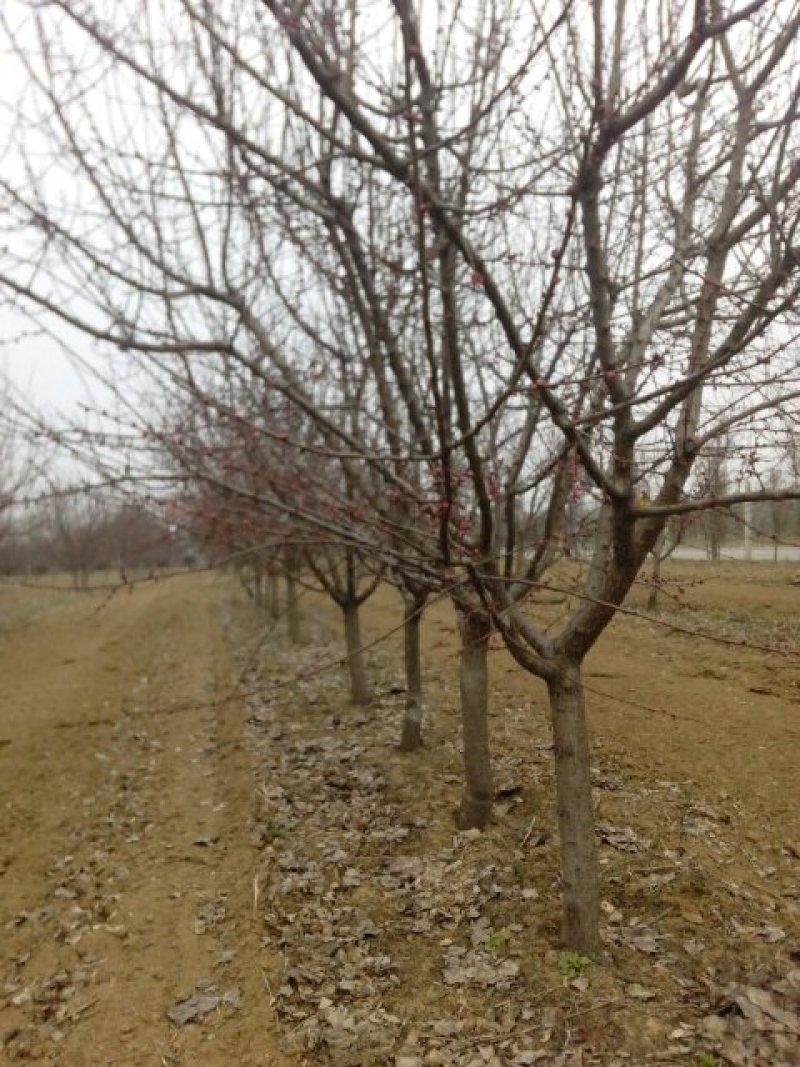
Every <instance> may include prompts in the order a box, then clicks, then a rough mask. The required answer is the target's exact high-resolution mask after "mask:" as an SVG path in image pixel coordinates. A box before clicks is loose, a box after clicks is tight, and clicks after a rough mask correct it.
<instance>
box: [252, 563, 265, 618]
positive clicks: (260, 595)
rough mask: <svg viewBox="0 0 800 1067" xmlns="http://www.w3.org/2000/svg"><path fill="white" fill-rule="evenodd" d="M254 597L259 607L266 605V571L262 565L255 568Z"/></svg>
mask: <svg viewBox="0 0 800 1067" xmlns="http://www.w3.org/2000/svg"><path fill="white" fill-rule="evenodd" d="M253 599H254V600H255V602H256V605H257V606H258V607H259V608H261V607H263V606H264V573H263V571H262V570H261V568H260V567H254V568H253Z"/></svg>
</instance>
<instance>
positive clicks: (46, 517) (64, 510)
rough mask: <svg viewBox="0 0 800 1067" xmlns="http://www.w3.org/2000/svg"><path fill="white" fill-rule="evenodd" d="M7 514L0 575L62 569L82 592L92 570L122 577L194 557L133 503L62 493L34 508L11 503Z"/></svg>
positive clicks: (177, 536) (158, 519)
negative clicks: (113, 573)
mask: <svg viewBox="0 0 800 1067" xmlns="http://www.w3.org/2000/svg"><path fill="white" fill-rule="evenodd" d="M9 512H10V515H9V517H7V521H6V523H5V525H4V529H3V538H2V541H0V574H3V575H6V576H30V575H43V574H53V573H56V572H59V571H66V572H68V573H69V574H70V575H71V577H72V582H73V585H74V587H75V588H76V589H86V588H87V587H88V585H89V577H90V573H91V572H92V571H96V570H103V571H109V570H111V571H116V572H117V575H119V574H120V573H121V574H122V575H123V576H125V577H127V576H128V575H129V574H130V573H131V572H133V571H139V570H141V569H142V568H144V569H145V570H148V571H149V570H153V569H155V568H165V567H180V566H182V565H185V564H187V563H191V562H193V561H194V560H195V559H196V550H195V549H194V546H193V545H192V544H191V543H190V542H189V541H188V539H187V538H186V536H185V535H184V534H183V533H179V532H178V531H176V530H175V529H171V528H170V526H169V525H168V523H166V522H165V521H164V518H163V516H162V515H159V514H154V513H153V511H152V510H148V509H147V508H145V507H143V506H140V505H137V504H122V505H119V504H113V503H112V502H110V501H106V500H103V499H100V498H98V497H96V496H91V495H75V494H73V493H69V492H68V491H61V492H56V493H55V494H54V495H52V496H46V497H45V499H43V500H39V501H38V502H37V503H36V504H28V505H20V504H19V502H18V501H15V502H14V503H13V504H12V506H11V507H10V508H9Z"/></svg>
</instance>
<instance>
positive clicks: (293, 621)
mask: <svg viewBox="0 0 800 1067" xmlns="http://www.w3.org/2000/svg"><path fill="white" fill-rule="evenodd" d="M286 621H287V625H288V627H289V640H290V641H291V642H292V644H293V645H299V644H301V643H302V634H301V632H300V604H299V601H298V599H297V582H296V581H295V580H294V578H293V577H292V575H291V574H287V575H286Z"/></svg>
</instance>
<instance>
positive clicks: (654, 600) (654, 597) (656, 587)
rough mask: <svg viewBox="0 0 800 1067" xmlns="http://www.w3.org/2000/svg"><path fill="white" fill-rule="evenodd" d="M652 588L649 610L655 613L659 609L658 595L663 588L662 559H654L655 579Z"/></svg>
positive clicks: (655, 557)
mask: <svg viewBox="0 0 800 1067" xmlns="http://www.w3.org/2000/svg"><path fill="white" fill-rule="evenodd" d="M652 583H653V584H652V585H651V586H650V595H649V596H648V598H647V610H648V611H655V610H656V608H657V607H658V594H659V592H660V587H661V557H660V556H654V557H653V577H652Z"/></svg>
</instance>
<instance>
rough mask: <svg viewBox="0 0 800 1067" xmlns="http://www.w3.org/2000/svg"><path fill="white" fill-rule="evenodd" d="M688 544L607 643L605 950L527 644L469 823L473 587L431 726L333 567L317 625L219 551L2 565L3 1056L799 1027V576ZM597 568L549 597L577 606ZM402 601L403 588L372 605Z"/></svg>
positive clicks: (442, 612)
mask: <svg viewBox="0 0 800 1067" xmlns="http://www.w3.org/2000/svg"><path fill="white" fill-rule="evenodd" d="M667 573H668V577H669V583H668V588H667V589H666V590H665V594H666V595H665V596H664V597H663V600H662V608H661V614H660V619H661V623H656V622H653V621H645V620H643V619H642V618H641V617H639V616H638V615H637V614H636V613H637V612H641V611H643V610H644V600H645V595H646V592H645V590H644V589H641V590H637V591H635V592H634V595H633V596H632V598H631V601H630V603H629V604H628V608H629V610H630V612H631V614H629V615H627V616H625V617H622V618H620V619H619V620H618V621H617V622H615V623H614V625H613V626H612V627H611V628H610V630H609V632H608V633H607V634H606V635H605V636H604V638H603V640H602V642H601V644H600V645H599V646H598V648H597V650H596V651H595V653H594V654H593V655H592V657H591V659H590V660H589V662H588V664H587V668H586V682H587V687H588V689H589V696H588V702H589V711H590V719H591V726H592V735H593V745H594V752H595V757H594V779H595V790H596V802H597V808H598V821H599V833H600V841H601V862H602V869H603V911H604V943H605V952H604V955H603V957H602V959H600V960H599V961H597V962H595V963H591V964H590V963H588V962H587V961H584V960H581V959H580V958H576V957H574V956H569V955H565V954H564V953H562V952H560V950H559V947H558V900H557V896H558V868H557V860H558V857H557V848H556V842H555V837H554V811H553V800H552V766H551V750H550V743H549V734H548V726H547V718H546V706H545V699H544V697H545V693H544V689H543V687H542V686H541V684H540V683H538V682H536V681H535V680H532V679H530V678H528V677H527V676H525V675H524V674H523V673H522V672H520V670H519V669H518V668H516V667H515V666H513V665H512V664H511V662H510V661H509V659H508V657H507V656H506V654H505V653H504V652H502V651H501V650H499V649H498V650H497V651H496V652H495V653H493V655H492V675H493V683H492V702H493V711H492V724H493V747H494V758H495V768H496V780H497V789H498V799H497V805H496V807H497V815H496V818H495V821H494V823H493V825H492V826H491V828H490V829H489V831H488V832H487V833H486V834H484V835H478V834H458V833H455V831H454V826H453V822H452V811H453V809H454V808H455V806H456V804H457V799H458V794H459V761H460V755H459V748H458V730H457V725H458V713H457V699H456V696H457V684H456V681H455V677H456V676H455V667H456V659H457V652H456V645H455V639H454V634H453V625H452V618H451V613H450V611H449V608H448V607H447V605H445V604H435V605H433V606H432V608H431V610H430V612H429V613H428V616H427V618H426V622H425V640H424V647H425V685H426V704H427V712H428V722H427V724H426V726H427V730H426V747H425V749H424V750H423V752H422V753H421V754H418V755H416V756H409V755H404V754H401V753H399V752H398V751H397V750H396V747H395V741H396V737H397V735H398V730H399V717H400V714H401V710H402V700H403V695H402V674H401V671H400V658H399V643H398V641H399V637H398V635H397V633H396V632H395V633H394V634H393V635H392V636H391V637H389V638H388V639H387V640H385V641H382V642H380V643H379V644H376V645H375V646H374V647H373V648H371V649H370V667H371V677H372V679H373V682H374V687H375V699H374V701H373V702H372V704H371V705H370V706H369V707H368V708H366V709H358V710H356V709H353V708H351V707H349V706H348V704H347V700H346V694H345V689H344V681H343V672H342V671H341V668H340V666H339V665H338V663H337V661H338V659H339V657H340V650H341V646H340V642H339V635H338V626H337V619H336V613H335V609H334V608H333V607H332V606H330V605H328V604H327V603H325V602H324V601H322V600H321V599H320V598H317V597H314V596H312V595H308V596H307V597H306V604H305V607H306V612H305V616H306V634H305V637H306V640H305V643H304V645H303V646H302V647H301V648H299V649H298V648H295V647H292V646H290V645H289V644H288V641H287V638H286V636H285V634H284V632H283V626H282V624H281V623H279V624H277V625H271V624H266V622H265V619H264V618H263V615H262V614H261V613H260V612H259V611H258V610H257V609H256V608H255V607H254V606H253V605H252V604H250V603H249V602H247V600H246V598H245V597H244V595H243V594H242V593H241V591H239V590H237V589H236V588H235V586H234V584H233V582H232V580H231V579H230V578H229V577H227V576H224V575H222V576H213V575H194V576H188V577H180V578H176V579H172V580H170V581H168V582H159V583H155V584H153V583H145V584H142V585H140V586H137V587H135V588H134V589H133V590H132V591H130V592H129V591H126V590H123V591H118V592H116V593H114V594H110V593H109V592H108V591H104V590H96V591H93V592H90V593H87V594H70V593H68V592H59V591H50V590H48V588H47V587H46V586H45V585H40V586H39V587H37V588H35V589H27V588H17V587H14V586H10V585H9V586H6V587H3V588H2V589H0V931H2V937H1V938H0V1062H2V1061H3V1056H4V1057H5V1059H6V1060H7V1061H8V1062H10V1063H17V1062H20V1063H26V1064H27V1063H35V1064H41V1065H47V1067H138V1065H142V1067H144V1065H150V1064H153V1065H162V1067H194V1065H197V1067H201V1065H202V1067H206V1065H208V1067H229V1065H230V1067H239V1065H241V1067H248V1065H250V1067H273V1065H274V1067H283V1065H297V1067H299V1065H301V1064H309V1065H313V1064H320V1065H324V1064H340V1065H348V1064H350V1065H357V1064H361V1065H364V1067H369V1065H375V1067H380V1065H382V1064H396V1065H398V1067H416V1065H422V1064H430V1065H436V1064H439V1065H444V1067H446V1065H448V1064H453V1065H461V1064H470V1065H473V1064H475V1065H478V1064H489V1065H491V1067H498V1065H500V1067H504V1065H506V1064H510V1065H525V1064H531V1063H541V1064H545V1065H546V1064H609V1065H610V1064H629V1063H636V1064H699V1065H700V1067H710V1065H711V1064H714V1063H720V1064H722V1063H732V1064H752V1065H754V1067H755V1065H764V1067H767V1065H770V1067H771V1065H773V1064H775V1065H777V1064H791V1063H797V1062H800V1057H798V1056H797V1054H796V1049H797V1042H798V1034H799V1033H800V1031H799V1030H798V1018H797V1008H798V1000H799V999H800V922H799V919H800V890H799V889H798V878H797V872H798V860H799V859H800V825H799V823H798V817H799V814H800V804H798V800H800V795H799V794H800V790H798V785H797V740H798V734H800V711H799V710H798V709H799V708H800V659H798V645H800V642H798V634H799V633H800V624H798V606H800V586H797V585H794V584H793V581H792V580H793V577H794V570H793V568H792V565H777V566H773V565H769V564H758V565H752V566H749V565H746V564H742V563H730V564H723V565H721V566H714V567H711V566H709V565H703V564H697V563H674V564H673V565H672V566H671V568H670V569H669V570H668V572H667ZM574 577H575V574H574V568H573V569H571V568H564V569H562V571H561V572H558V573H557V574H556V575H555V576H554V577H553V579H552V583H551V584H552V586H553V588H551V589H549V590H546V591H544V592H543V593H542V594H541V595H540V597H539V600H540V602H541V603H540V606H539V608H538V609H537V610H538V611H539V612H540V613H544V615H545V617H546V618H548V619H550V620H551V622H552V623H554V624H555V623H556V622H557V619H558V616H559V613H561V612H563V611H564V610H565V609H566V607H567V606H568V603H569V601H568V598H569V596H570V595H571V592H570V590H571V587H572V582H573V579H574ZM398 614H399V600H398V599H397V598H396V596H395V595H394V594H393V593H392V592H391V590H385V589H382V590H380V591H379V593H378V594H377V595H376V598H375V599H374V600H373V601H372V602H371V604H370V605H369V606H368V609H367V611H366V616H365V625H364V636H365V640H366V641H368V642H372V641H374V640H377V639H378V638H380V637H382V636H384V635H385V634H386V632H387V631H388V630H389V629H391V628H393V627H396V626H397V623H398ZM665 623H669V624H670V625H671V627H672V628H670V627H668V626H667V625H664V624H665ZM675 626H677V627H680V629H679V630H676V629H674V627H675ZM698 632H703V633H705V634H711V635H712V636H714V637H715V638H716V640H715V641H711V640H709V639H708V638H707V637H699V636H698ZM753 645H759V646H764V647H762V648H754V647H752V646H753ZM766 647H771V648H778V649H780V650H782V651H780V652H768V651H765V648H766Z"/></svg>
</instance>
